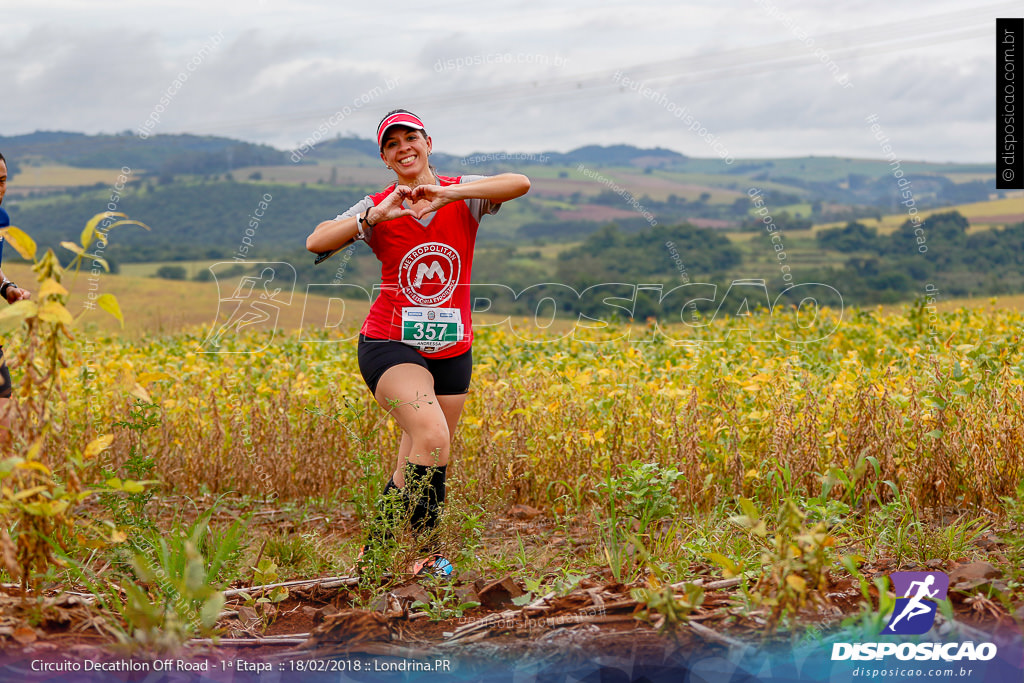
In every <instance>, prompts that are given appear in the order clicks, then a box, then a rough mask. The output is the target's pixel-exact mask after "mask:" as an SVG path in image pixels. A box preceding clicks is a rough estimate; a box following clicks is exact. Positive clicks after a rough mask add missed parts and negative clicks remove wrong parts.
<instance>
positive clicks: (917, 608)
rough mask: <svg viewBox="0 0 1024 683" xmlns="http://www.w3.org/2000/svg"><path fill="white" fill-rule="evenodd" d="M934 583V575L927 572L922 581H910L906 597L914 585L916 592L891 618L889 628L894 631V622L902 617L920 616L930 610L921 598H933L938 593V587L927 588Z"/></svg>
mask: <svg viewBox="0 0 1024 683" xmlns="http://www.w3.org/2000/svg"><path fill="white" fill-rule="evenodd" d="M934 583H935V576H934V575H933V574H929V575H928V576H927V577H925V579H924V581H913V582H911V584H910V587H909V588H908V589H907V597H910V595H909V594H910V592H911V591H913V590H914V586H917V587H918V588H917V594H916V595H914V597H912V598H910V600H909V601H908V602H907V605H906V607H904V608H903V611H902V612H901V613H900V615H899V616H898V617H896V618H895V619H893V620H892V623H890V624H889V629H890V630H893V631H895V630H896V624H898V623H899V622H900V620H901V619H903V617H907V619H913V618H914V617H918V616H921V615H922V614H929V613H930V612H931V611H932V610H931V608H930V607H929V606H928V605H925V604H924V603H923V602H922V600H924V599H925V598H934V597H935V596H936V595H938V594H939V589H938V588H936V589H935V590H928V589H929V588H930V587H931V585H932V584H934Z"/></svg>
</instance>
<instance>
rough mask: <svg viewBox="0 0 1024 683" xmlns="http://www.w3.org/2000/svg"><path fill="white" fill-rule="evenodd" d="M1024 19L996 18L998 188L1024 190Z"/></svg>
mask: <svg viewBox="0 0 1024 683" xmlns="http://www.w3.org/2000/svg"><path fill="white" fill-rule="evenodd" d="M1022 50H1024V19H996V188H997V189H1000V190H1024V126H1022V125H1021V123H1022V121H1024V116H1022V114H1024V99H1022V102H1021V104H1017V95H1018V92H1017V91H1018V90H1020V91H1021V92H1020V93H1019V94H1020V95H1021V97H1022V98H1024V76H1022V75H1021V66H1022V64H1024V60H1022V59H1021V51H1022Z"/></svg>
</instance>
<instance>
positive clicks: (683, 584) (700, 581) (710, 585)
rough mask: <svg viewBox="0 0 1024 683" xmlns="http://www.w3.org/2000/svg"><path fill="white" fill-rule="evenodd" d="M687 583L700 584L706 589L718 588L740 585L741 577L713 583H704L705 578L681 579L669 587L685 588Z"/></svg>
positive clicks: (674, 588)
mask: <svg viewBox="0 0 1024 683" xmlns="http://www.w3.org/2000/svg"><path fill="white" fill-rule="evenodd" d="M687 585H694V586H700V587H701V588H703V589H704V590H716V589H718V588H732V587H733V586H738V585H740V579H739V577H735V578H732V579H721V580H719V581H712V582H711V583H707V584H706V583H704V579H697V580H696V581H680V582H679V583H673V584H672V585H671V586H669V588H671V589H672V590H674V591H678V590H683V589H684V588H686V586H687Z"/></svg>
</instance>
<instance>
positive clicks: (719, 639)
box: [686, 621, 747, 650]
mask: <svg viewBox="0 0 1024 683" xmlns="http://www.w3.org/2000/svg"><path fill="white" fill-rule="evenodd" d="M686 625H687V626H689V627H690V628H691V629H693V631H694V632H695V633H697V634H698V635H700V636H702V637H703V638H704V640H712V641H714V642H716V643H721V644H722V645H726V646H728V647H730V648H737V649H740V650H742V649H744V648H746V647H747V646H746V644H745V643H741V642H740V641H738V640H736V639H735V638H730V637H729V636H727V635H725V634H724V633H719V632H718V631H715V630H714V629H710V628H708V627H707V626H705V625H704V624H698V623H697V622H695V621H687V622H686Z"/></svg>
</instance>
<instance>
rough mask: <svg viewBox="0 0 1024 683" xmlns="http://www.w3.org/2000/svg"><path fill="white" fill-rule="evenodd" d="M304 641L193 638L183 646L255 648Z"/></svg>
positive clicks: (298, 639) (296, 643)
mask: <svg viewBox="0 0 1024 683" xmlns="http://www.w3.org/2000/svg"><path fill="white" fill-rule="evenodd" d="M306 640H307V639H306V638H294V637H292V638H286V637H282V636H278V637H272V638H220V639H218V640H216V641H214V640H213V638H193V639H192V640H190V641H188V642H187V643H185V644H186V645H217V646H232V645H235V646H244V647H255V646H257V645H302V644H303V643H304V642H306Z"/></svg>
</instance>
